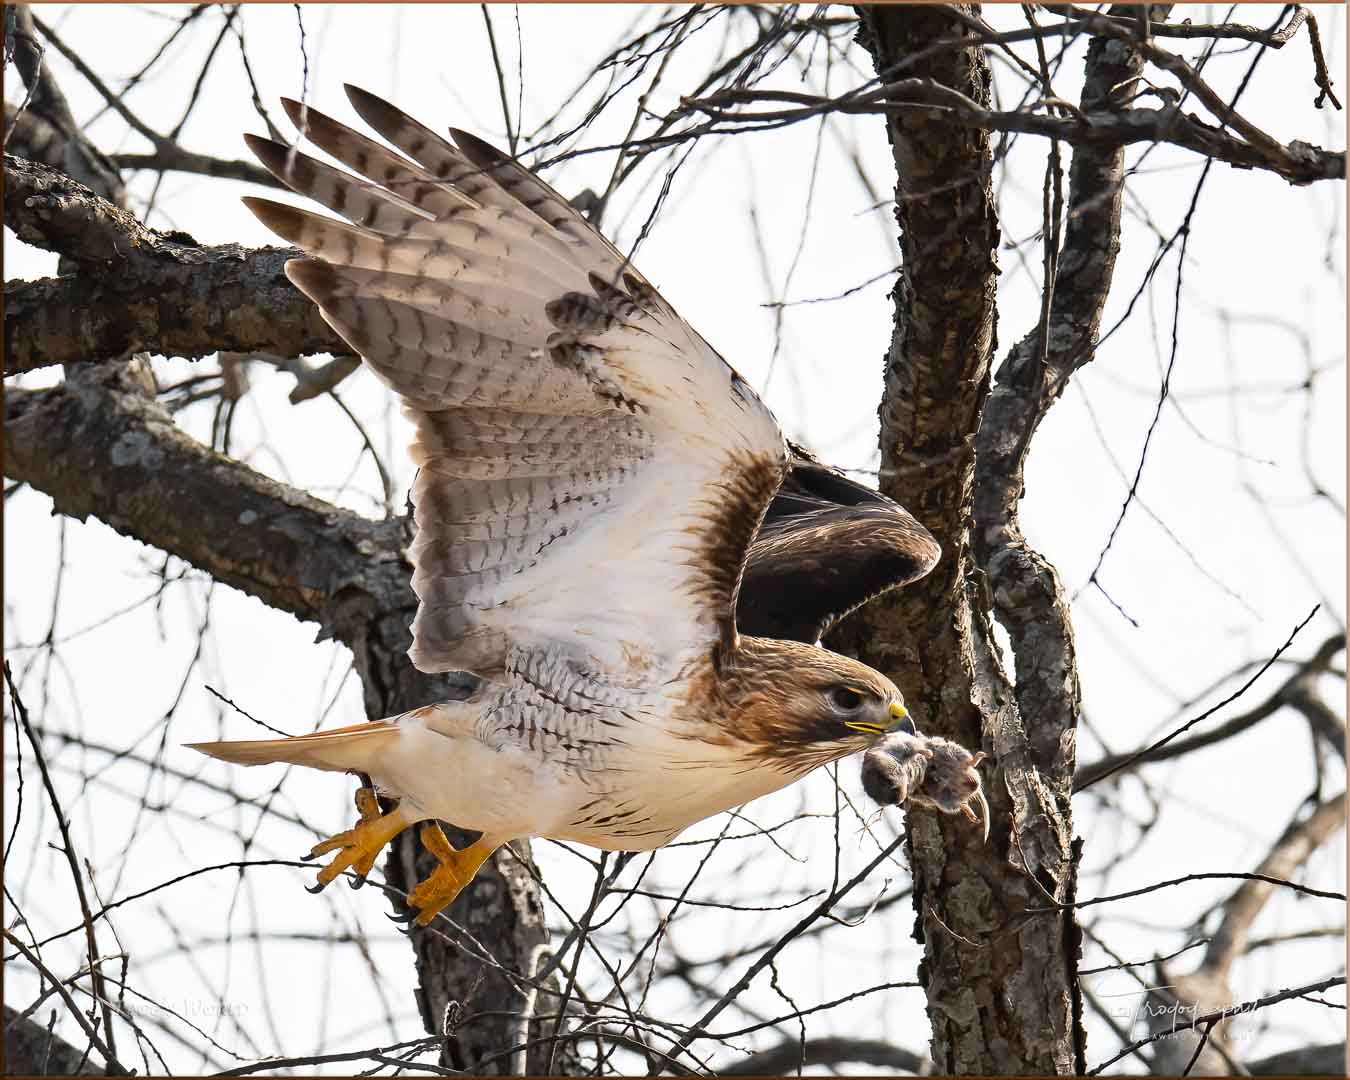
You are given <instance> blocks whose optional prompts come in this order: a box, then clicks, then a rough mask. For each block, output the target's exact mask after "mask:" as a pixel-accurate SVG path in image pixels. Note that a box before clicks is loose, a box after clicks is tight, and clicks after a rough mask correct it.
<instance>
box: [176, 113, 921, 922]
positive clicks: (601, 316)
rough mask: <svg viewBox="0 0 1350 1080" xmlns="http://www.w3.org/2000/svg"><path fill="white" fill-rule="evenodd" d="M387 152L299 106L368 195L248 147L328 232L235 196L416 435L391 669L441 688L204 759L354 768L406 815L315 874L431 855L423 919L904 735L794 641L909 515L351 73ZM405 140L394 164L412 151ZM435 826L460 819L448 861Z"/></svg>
mask: <svg viewBox="0 0 1350 1080" xmlns="http://www.w3.org/2000/svg"><path fill="white" fill-rule="evenodd" d="M348 95H349V97H350V99H351V102H352V105H353V106H354V107H355V109H356V111H357V112H358V113H359V114H360V115H361V116H362V118H364V119H365V120H366V122H367V123H369V124H370V126H371V127H372V128H374V129H375V130H376V131H377V132H378V133H379V134H380V135H381V136H383V137H384V138H385V139H386V140H388V142H389V143H390V144H391V145H392V146H393V147H396V148H397V149H398V150H399V151H402V153H401V154H400V153H396V152H394V151H393V150H391V149H389V148H387V147H386V146H384V145H382V144H379V143H376V142H374V141H372V140H370V139H367V138H365V137H364V136H362V135H359V134H357V133H356V132H354V131H352V130H350V129H348V128H346V127H344V126H343V125H341V124H339V123H337V122H336V121H334V120H332V119H330V118H328V117H327V116H324V115H322V114H321V113H319V112H317V111H316V110H314V109H307V108H305V107H303V106H301V105H299V104H298V103H296V102H289V101H288V102H286V103H285V104H286V108H287V110H288V112H289V114H290V116H291V119H292V120H293V121H294V122H295V123H296V125H297V126H298V127H299V128H300V129H301V130H302V131H304V132H305V134H306V135H308V137H309V138H310V139H311V140H312V141H313V142H314V143H315V144H316V145H317V146H319V147H320V148H322V149H323V150H325V151H327V152H328V153H329V154H331V155H332V156H333V157H334V158H336V159H338V160H339V161H341V162H342V163H344V164H345V165H347V166H349V167H350V168H351V169H353V170H355V172H356V173H359V174H360V176H362V177H366V178H367V179H364V180H363V179H360V178H358V177H357V176H354V175H353V174H352V173H349V172H345V171H342V170H339V169H335V168H333V167H331V166H329V165H326V164H324V163H322V162H320V161H317V160H315V159H313V158H310V157H307V156H305V155H304V154H301V153H298V152H297V151H296V150H295V149H293V148H291V147H287V146H284V145H281V144H279V143H275V142H271V141H269V140H267V139H261V138H253V137H250V138H249V145H250V146H251V147H252V149H253V151H254V153H256V154H257V156H258V158H259V159H260V160H261V161H262V162H263V164H264V165H265V166H266V167H267V168H268V169H270V170H271V171H272V173H273V174H274V175H276V176H277V177H278V178H279V179H281V180H282V181H284V182H285V183H286V184H288V185H289V186H290V187H291V188H293V189H294V190H296V191H297V192H301V193H303V194H305V195H308V196H310V197H311V198H313V199H315V200H317V201H318V202H320V203H322V204H323V205H325V206H326V207H328V208H329V209H330V210H332V211H334V212H336V213H337V214H339V215H341V217H342V218H344V219H345V220H344V221H339V220H336V219H334V218H331V217H327V216H321V215H317V214H313V213H310V212H309V211H307V210H300V209H296V208H294V207H290V206H284V205H281V204H279V203H275V202H271V201H268V200H264V199H248V200H246V202H247V203H248V205H249V207H250V209H252V210H253V212H254V213H255V214H257V216H258V217H259V218H260V219H261V220H262V222H263V223H264V224H265V225H267V226H268V227H269V228H270V229H272V230H273V231H274V232H276V233H277V234H278V235H280V236H282V237H284V238H285V239H286V240H288V241H290V242H291V243H293V244H296V245H298V246H299V247H301V248H302V249H304V250H305V251H306V252H308V253H309V254H310V255H311V256H313V258H310V259H296V260H292V261H291V262H289V263H288V264H287V265H286V273H287V276H288V277H289V278H290V279H291V281H293V282H294V283H295V285H296V286H297V287H298V288H299V289H301V290H302V291H303V292H304V293H305V294H306V295H307V296H309V297H310V298H312V299H313V301H314V302H315V303H316V304H317V305H318V306H319V308H320V309H321V310H322V312H323V315H324V318H325V319H327V321H328V322H329V324H330V325H331V326H333V328H334V329H335V330H336V331H337V332H338V333H339V334H341V335H342V337H343V338H344V339H345V340H346V341H348V342H349V343H350V344H351V346H352V348H353V349H354V350H356V351H357V352H359V353H360V354H361V356H362V357H364V358H365V360H366V362H367V363H368V364H369V365H370V367H371V368H372V369H373V370H374V372H375V373H376V374H377V375H378V376H379V377H380V378H381V379H383V380H384V381H385V382H386V383H387V384H388V385H390V386H391V387H392V388H393V389H394V390H395V391H397V392H398V394H399V395H400V397H401V398H402V399H403V403H404V407H405V409H406V411H407V413H408V415H409V417H410V418H411V419H412V420H413V422H414V423H415V424H416V428H417V436H416V440H415V441H414V443H413V446H412V455H413V459H414V460H415V461H416V463H417V464H418V465H419V466H420V471H419V472H418V474H417V479H416V482H415V483H414V486H413V502H414V504H415V506H416V522H417V539H416V542H415V543H414V544H413V545H412V548H411V552H410V556H411V559H412V562H413V565H414V567H415V572H414V574H413V579H412V584H413V588H414V590H415V591H416V593H417V596H418V598H419V600H420V607H419V609H418V613H417V618H416V620H415V622H414V623H413V636H414V642H413V646H412V649H411V650H410V653H409V655H410V656H411V657H412V660H413V663H414V664H416V665H417V667H419V668H420V669H421V670H423V671H426V672H444V671H451V670H467V671H471V672H473V673H475V674H476V675H478V676H479V677H480V679H481V682H480V684H479V685H478V688H477V690H476V691H475V692H474V693H473V694H472V695H471V696H470V697H469V698H468V699H466V700H464V701H453V702H442V703H439V704H434V705H428V706H426V707H425V708H421V709H415V710H413V711H412V712H409V713H406V714H404V715H402V716H398V717H394V718H391V719H388V720H381V721H377V722H373V723H365V724H358V725H356V726H355V727H349V728H343V729H340V730H336V731H326V732H319V733H317V734H314V735H309V736H304V737H301V738H294V739H283V740H275V741H253V742H226V743H209V744H198V745H197V747H196V748H197V749H199V750H202V751H204V752H206V753H208V754H212V755H214V756H216V757H219V758H224V759H225V760H227V761H234V762H239V763H241V764H248V765H253V764H259V763H263V762H274V761H286V762H292V763H295V764H299V765H306V766H309V767H311V768H316V769H331V770H340V771H350V772H356V773H364V774H366V775H367V776H369V777H371V778H372V779H373V781H374V783H375V785H376V786H377V787H378V789H379V790H380V791H381V792H383V793H385V794H387V795H388V796H390V797H391V798H393V799H397V800H398V802H397V806H396V807H395V808H394V809H393V810H391V811H389V812H387V813H384V814H381V813H380V812H379V808H378V806H377V804H376V800H375V798H374V795H373V794H372V793H371V792H370V791H369V790H368V789H364V790H363V792H362V794H361V795H360V796H359V797H358V806H359V807H360V809H361V816H362V820H361V822H360V823H359V824H358V825H357V826H356V827H355V828H353V829H352V830H350V831H348V832H345V833H341V834H339V835H338V836H335V837H333V838H331V839H329V840H326V841H324V842H323V843H321V844H319V845H317V846H316V847H315V848H314V851H313V854H315V855H319V854H324V853H327V852H330V851H334V852H336V853H337V854H336V856H335V858H334V859H333V860H332V862H330V863H329V864H328V865H327V866H325V867H324V868H323V869H322V870H321V871H320V873H319V883H320V885H324V884H327V883H328V882H330V881H332V880H333V879H334V878H335V877H336V876H337V875H338V874H339V873H341V872H342V871H343V870H345V869H348V868H353V869H354V870H355V871H356V873H357V874H358V875H364V874H365V873H367V872H368V871H369V870H370V868H371V866H372V865H373V863H374V860H375V857H376V855H377V854H378V853H379V851H380V850H381V849H382V848H383V846H384V845H385V844H386V843H388V841H389V840H391V839H392V838H393V837H394V836H396V835H397V834H398V833H399V832H400V831H402V830H403V829H405V828H407V827H408V826H410V825H412V824H415V823H417V822H426V824H425V825H424V826H423V830H422V833H421V837H422V840H423V843H424V844H426V846H427V847H428V848H430V849H431V850H432V851H433V852H434V853H435V854H437V855H438V856H439V858H440V860H441V866H440V867H439V868H438V869H437V870H436V871H435V872H434V873H433V874H432V875H431V877H430V878H428V879H427V880H426V881H424V882H422V883H421V884H420V885H418V886H417V888H416V889H415V890H414V891H413V893H412V894H411V895H410V897H409V900H410V902H411V904H412V905H413V906H414V907H416V908H418V909H419V914H418V918H417V921H418V922H419V923H421V924H426V923H427V922H428V921H429V920H430V919H431V918H432V917H434V915H435V914H436V912H438V911H440V910H441V909H442V908H443V907H445V905H447V904H448V903H449V902H450V901H451V900H453V899H454V897H455V896H456V895H457V893H458V892H459V891H460V889H461V888H463V886H464V885H465V884H466V883H467V882H468V881H469V880H470V879H471V878H472V877H473V875H474V873H475V872H476V870H477V869H478V867H479V866H480V865H481V864H482V862H483V860H484V859H486V858H487V857H488V856H489V855H490V854H491V853H492V851H493V850H494V849H495V848H497V847H498V846H499V845H500V844H502V843H504V842H506V841H508V840H511V839H514V838H517V837H530V836H548V837H554V838H557V839H562V840H575V841H580V842H582V843H586V844H590V845H593V846H595V847H599V848H606V849H624V850H646V849H651V848H656V847H659V846H661V845H662V844H665V843H667V842H668V841H669V840H670V839H671V838H672V837H674V836H675V835H676V834H677V833H679V832H680V831H681V830H682V829H684V828H685V827H686V826H688V825H690V824H692V823H694V822H696V821H699V820H701V819H703V818H705V817H708V816H709V815H711V814H715V813H717V812H719V811H722V810H726V809H729V808H731V807H734V806H737V805H740V804H741V803H744V802H747V801H749V800H750V799H754V798H756V797H757V796H760V795H763V794H766V793H768V792H771V791H774V790H777V789H778V788H781V787H783V786H785V785H787V784H789V783H791V782H792V781H793V780H795V779H797V778H798V777H801V776H803V775H804V774H805V773H807V772H808V771H810V770H811V769H814V768H815V767H816V766H818V765H822V764H824V763H826V762H829V761H833V760H835V759H837V758H839V757H842V756H843V755H845V754H851V753H854V752H856V751H859V750H863V749H866V748H867V747H869V746H871V745H873V744H874V743H875V742H876V741H877V740H878V739H880V738H881V737H882V736H883V735H884V734H886V733H887V732H890V731H895V730H907V731H910V732H912V731H913V725H912V724H911V723H910V721H909V719H908V716H907V714H906V711H905V707H904V703H903V701H902V699H901V695H900V691H899V690H898V689H896V687H895V685H894V684H893V683H892V682H891V681H890V680H889V679H888V678H886V677H885V676H884V675H882V674H880V673H879V672H876V671H874V670H872V669H871V668H869V667H867V666H865V665H863V664H861V663H858V662H857V661H856V660H852V659H849V658H848V657H845V656H840V655H837V654H835V653H832V652H829V651H827V650H825V649H823V648H821V647H819V645H818V644H816V642H817V640H818V638H819V637H820V636H821V634H823V633H824V632H825V630H826V629H828V627H829V626H830V625H831V624H832V623H833V622H835V621H836V620H837V619H839V618H840V617H842V616H843V615H844V614H846V613H847V612H849V611H851V610H852V609H854V608H856V607H857V606H858V605H859V604H861V603H863V602H865V601H866V600H867V599H869V598H870V597H872V596H874V595H876V594H878V593H880V592H883V591H885V590H886V589H889V588H893V587H894V586H896V585H899V584H903V583H904V582H906V581H910V580H912V579H914V578H916V577H919V576H921V575H922V574H925V573H927V572H928V570H929V569H931V568H932V566H933V564H934V563H935V562H936V561H937V558H938V555H939V549H938V546H937V544H936V542H935V541H934V540H933V538H932V537H931V536H930V535H929V534H928V532H927V531H926V530H925V529H924V528H923V527H922V526H920V525H919V524H918V523H917V522H916V521H915V520H914V519H913V518H912V517H910V515H909V514H907V513H906V512H905V511H904V510H902V509H901V508H900V507H899V506H896V505H895V504H894V503H892V502H891V501H890V500H888V499H886V498H884V497H883V496H881V495H879V494H877V493H876V492H874V491H868V490H867V489H865V488H863V487H861V486H859V485H857V484H854V483H852V482H851V481H849V480H847V479H845V478H844V477H843V476H841V475H840V474H838V473H835V472H833V471H831V470H829V469H826V468H824V467H823V466H821V465H819V464H817V463H816V462H814V461H813V460H811V459H810V458H809V456H807V455H806V454H805V453H804V452H803V451H800V450H799V449H798V448H796V447H791V446H789V444H787V443H786V441H785V440H784V437H783V434H782V432H781V431H780V430H779V427H778V424H777V423H776V421H775V420H774V418H773V416H772V414H771V413H770V412H769V410H768V409H767V408H766V407H765V405H764V403H763V402H762V401H760V399H759V397H758V396H757V395H756V394H755V392H754V391H753V390H752V389H751V388H750V387H749V386H748V385H747V384H746V383H745V381H744V380H742V379H741V377H740V376H739V375H737V374H736V372H735V371H734V370H732V368H731V367H730V366H729V365H728V364H727V363H726V361H725V360H723V359H722V357H721V356H719V355H718V354H717V352H716V351H715V350H713V349H712V348H711V347H710V346H709V345H708V344H707V342H705V341H704V340H703V339H702V338H701V337H699V335H698V334H697V333H695V332H694V330H693V329H692V328H691V327H690V326H689V325H688V324H687V323H685V322H684V321H683V320H682V319H681V318H680V317H679V316H678V315H677V314H676V313H675V311H674V310H673V309H672V308H671V307H670V305H669V304H667V303H666V301H665V300H664V299H662V297H661V295H660V294H659V293H658V292H657V291H656V289H654V288H653V287H652V286H651V285H650V284H649V283H648V282H647V281H646V280H645V279H644V278H643V277H642V276H641V275H640V274H638V273H637V272H636V271H635V270H634V269H633V268H632V267H631V266H630V265H629V264H628V263H627V261H626V260H625V259H624V257H623V256H622V255H621V254H620V253H619V252H618V251H617V250H615V248H614V247H613V246H612V245H611V244H610V243H609V242H608V241H607V240H605V238H604V237H602V236H601V235H600V234H599V233H598V232H597V231H596V230H595V229H594V228H592V226H591V225H590V224H589V223H588V222H587V221H586V220H585V219H584V218H583V217H581V215H580V214H578V213H577V212H576V211H575V210H574V209H573V208H572V207H571V206H570V205H569V204H568V203H567V202H566V201H565V200H564V199H562V198H561V197H560V196H559V195H557V193H555V192H554V191H553V190H552V189H551V188H550V187H548V185H546V184H545V183H543V182H542V181H541V180H539V179H538V178H537V177H536V176H534V175H533V174H532V173H530V172H529V171H528V170H526V169H525V168H523V167H522V166H521V165H519V164H518V163H516V162H515V161H514V160H512V159H511V158H508V157H506V156H504V155H503V154H501V153H500V152H498V151H497V150H494V149H493V148H491V147H490V146H488V145H487V144H485V143H483V142H482V141H481V140H479V139H477V138H475V137H474V136H472V135H469V134H466V133H464V132H460V131H453V132H452V133H451V134H452V136H453V139H454V141H453V142H451V141H447V140H446V139H444V138H441V137H440V136H438V135H436V134H435V133H433V132H431V131H429V130H428V129H426V128H424V127H423V126H421V125H420V124H418V123H417V122H416V121H414V120H412V119H410V118H409V117H407V116H405V115H404V114H403V113H402V112H400V111H398V110H397V109H395V108H393V107H392V106H390V105H388V104H387V103H385V102H384V101H381V100H380V99H378V98H376V97H373V96H372V95H370V94H368V93H365V92H364V91H361V90H357V89H355V88H352V87H348ZM404 155H406V156H404ZM436 819H440V820H444V821H450V822H453V823H454V824H456V825H458V826H461V827H462V828H466V829H474V830H479V831H481V832H482V837H481V838H480V839H479V840H478V841H477V842H475V843H474V844H472V845H471V846H470V847H468V848H466V849H464V850H462V851H456V850H454V849H453V848H452V847H451V846H450V844H449V843H448V842H447V841H446V839H445V836H444V834H443V833H442V832H441V829H440V826H439V825H438V824H436Z"/></svg>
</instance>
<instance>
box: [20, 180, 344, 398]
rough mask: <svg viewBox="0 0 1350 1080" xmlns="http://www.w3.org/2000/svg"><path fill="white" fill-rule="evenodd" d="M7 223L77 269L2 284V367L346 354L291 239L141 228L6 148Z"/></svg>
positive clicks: (79, 187) (87, 192)
mask: <svg viewBox="0 0 1350 1080" xmlns="http://www.w3.org/2000/svg"><path fill="white" fill-rule="evenodd" d="M5 224H6V225H8V226H9V227H10V228H11V229H13V230H14V232H15V234H16V235H17V236H18V237H19V239H21V240H23V241H24V242H25V243H29V244H32V245H34V246H36V247H40V248H43V249H45V250H48V251H56V252H59V253H60V254H61V255H62V257H63V259H65V260H69V262H70V264H71V265H75V264H78V265H79V268H80V272H78V273H75V274H71V275H65V276H62V277H59V278H44V279H43V280H41V281H31V282H29V281H24V282H16V283H13V284H7V285H6V286H5V374H6V375H13V374H16V373H18V372H21V371H29V370H32V369H34V368H38V367H42V366H44V365H49V364H63V363H73V362H80V361H101V360H117V359H125V358H126V357H128V356H130V355H131V354H132V353H135V352H141V351H145V352H151V353H158V354H161V355H164V356H181V357H185V358H187V359H197V358H198V357H202V356H208V355H210V354H212V353H215V352H217V351H218V350H222V349H225V350H229V351H231V352H242V353H247V352H253V351H265V352H269V353H275V354H277V355H280V356H298V355H301V354H304V353H316V352H333V353H347V352H349V351H350V350H349V349H348V347H347V345H346V343H345V342H344V341H342V339H341V338H339V337H338V336H337V335H336V334H335V333H334V332H333V331H332V329H331V328H330V327H329V326H328V324H327V323H325V322H324V321H323V318H322V317H321V316H320V315H319V311H318V308H316V307H315V306H314V305H313V304H312V303H310V301H309V300H308V299H307V298H306V297H305V296H303V295H302V294H301V293H300V291H299V290H297V289H296V288H295V286H293V285H292V284H291V283H290V281H288V280H287V278H286V276H285V274H284V273H283V272H282V267H283V266H284V265H285V263H286V260H287V259H290V258H294V257H295V256H297V255H300V254H301V253H300V252H299V251H296V250H295V249H293V248H261V249H248V248H242V247H240V246H239V245H237V244H224V245H221V246H220V247H204V246H202V245H200V244H198V243H197V242H196V241H194V240H193V239H192V237H190V236H188V235H187V234H186V233H162V232H159V231H158V230H155V229H148V228H146V227H145V226H144V225H142V224H141V223H140V222H139V221H137V220H136V218H135V217H134V216H133V215H132V214H130V213H129V212H127V211H126V210H122V209H121V208H119V207H116V206H114V205H112V204H111V203H109V202H108V201H106V200H105V199H102V198H100V197H99V196H98V195H96V194H94V192H92V191H90V190H89V189H88V188H86V187H84V186H83V185H82V184H77V183H75V182H74V181H73V180H71V179H70V178H69V177H66V176H63V175H62V174H60V173H59V172H56V171H55V170H54V169H51V168H48V167H47V166H45V165H40V164H38V163H36V162H31V161H25V160H23V159H21V158H14V157H11V156H9V155H6V156H5Z"/></svg>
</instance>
